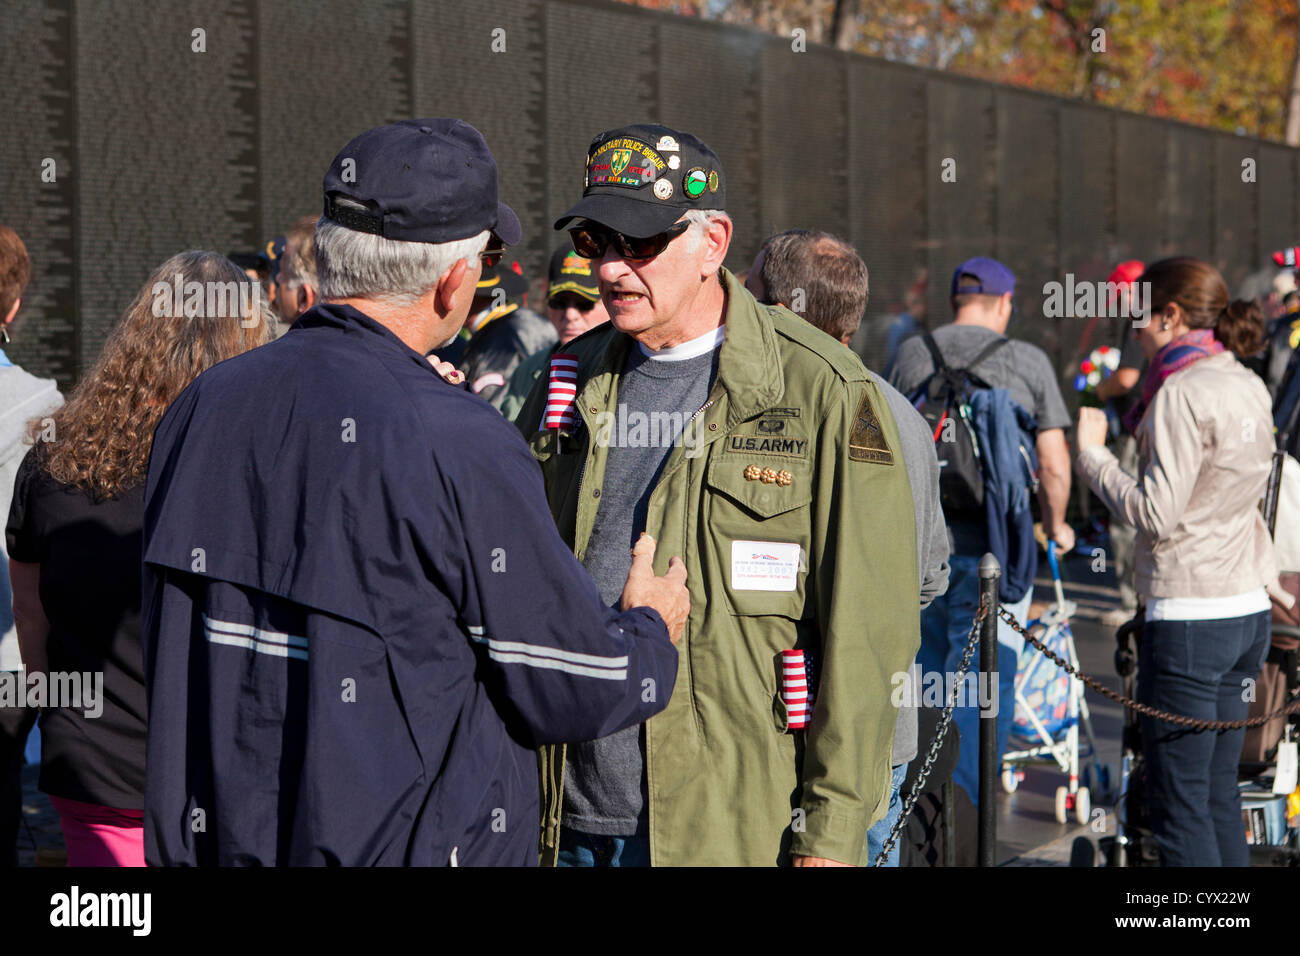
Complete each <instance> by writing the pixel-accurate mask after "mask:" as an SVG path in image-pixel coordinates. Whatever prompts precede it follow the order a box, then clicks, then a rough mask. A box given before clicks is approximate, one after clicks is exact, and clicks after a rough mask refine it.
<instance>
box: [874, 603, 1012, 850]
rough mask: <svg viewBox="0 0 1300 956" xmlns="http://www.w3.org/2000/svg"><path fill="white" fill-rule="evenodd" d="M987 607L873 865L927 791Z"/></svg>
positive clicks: (976, 622)
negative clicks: (905, 795)
mask: <svg viewBox="0 0 1300 956" xmlns="http://www.w3.org/2000/svg"><path fill="white" fill-rule="evenodd" d="M988 613H989V611H988V607H987V606H985V604H984V600H983V598H982V597H981V598H980V608H979V610H978V611H976V612H975V619H974V620H973V621H971V625H970V633H969V634H968V635H967V636H966V650H965V651H964V652H963V653H962V656H961V663H960V664H959V665H958V667H957V678H956V680H955V681H954V682H953V685H952V697H951V699H950V700H949V701H948V706H946V707H945V708H944V709H943V716H941V717H940V718H939V729H938V730H936V731H935V732H934V739H933V740H932V741H930V749H929V750H927V751H926V754H925V763H923V764H922V765H921V770H920V772H919V773H918V774H917V775H916V783H914V784H913V785H912V792H911V793H910V794H908V797H907V802H906V803H904V804H903V809H902V811H901V812H900V813H899V814H898V820H897V822H895V823H894V827H893V829H892V830H890V831H889V839H888V840H886V841H885V844H884V846H882V847H881V849H880V854H879V855H878V856H877V857H876V861H875V862H874V863H872V864H871V865H872V866H883V865H884V862H885V860H886V859H888V858H889V854H890V852H891V851H892V850H893V849H894V844H895V843H897V842H898V834H899V831H901V830H902V829H903V826H904V825H905V824H906V823H907V818H908V817H909V816H911V815H912V808H913V807H915V806H916V801H917V800H919V799H920V798H921V791H922V790H924V789H925V781H926V779H927V778H928V777H929V776H930V770H931V768H932V767H933V766H934V761H935V758H936V757H938V755H939V748H940V747H941V746H943V739H944V737H945V736H947V734H948V726H949V725H950V724H951V723H952V711H953V708H954V707H956V706H957V695H958V693H960V691H961V688H962V684H963V682H964V681H965V679H966V671H967V670H969V669H970V661H971V658H972V657H973V656H974V654H975V648H977V647H978V646H979V643H980V638H979V633H980V624H982V623H983V622H984V618H985V617H987V616H988Z"/></svg>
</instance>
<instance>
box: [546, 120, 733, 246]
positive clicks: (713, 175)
mask: <svg viewBox="0 0 1300 956" xmlns="http://www.w3.org/2000/svg"><path fill="white" fill-rule="evenodd" d="M725 179H726V177H725V175H724V174H723V171H722V162H721V161H720V160H719V159H718V157H717V155H716V154H715V153H714V152H713V150H711V149H709V147H708V146H706V145H705V144H704V143H703V142H701V141H700V140H699V139H698V138H696V137H695V136H692V135H691V134H690V133H682V132H679V131H677V130H673V129H669V128H668V127H666V126H654V125H638V126H624V127H622V128H620V129H614V130H608V131H606V132H604V133H601V134H600V135H599V136H597V137H596V138H595V139H593V140H592V141H591V146H590V147H588V149H587V172H586V177H585V179H584V180H583V191H582V199H581V200H580V201H579V202H578V204H577V205H576V206H574V207H573V208H572V209H570V210H569V211H568V212H566V213H565V214H564V215H563V216H561V217H560V218H559V219H557V220H556V221H555V228H556V229H565V228H567V227H568V224H569V223H570V222H572V221H573V220H575V219H589V220H591V221H593V222H598V223H600V224H601V225H603V226H608V227H609V228H611V229H613V230H615V231H616V232H621V233H623V234H624V235H627V236H638V237H644V236H653V235H657V234H658V233H661V232H663V231H664V230H665V229H667V228H668V227H669V226H671V225H672V224H673V223H674V222H676V221H677V220H678V219H680V218H681V215H682V213H683V212H685V211H686V210H688V209H725V208H726V201H727V200H726V188H725Z"/></svg>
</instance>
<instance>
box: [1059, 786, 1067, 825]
mask: <svg viewBox="0 0 1300 956" xmlns="http://www.w3.org/2000/svg"><path fill="white" fill-rule="evenodd" d="M1069 801H1070V790H1069V788H1068V787H1057V788H1056V822H1057V823H1069V822H1070V809H1069V806H1068V804H1069Z"/></svg>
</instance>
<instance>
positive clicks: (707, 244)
mask: <svg viewBox="0 0 1300 956" xmlns="http://www.w3.org/2000/svg"><path fill="white" fill-rule="evenodd" d="M730 246H731V222H730V221H729V220H726V219H710V220H709V222H708V225H707V226H706V227H705V230H704V250H705V254H704V261H703V262H702V263H700V275H701V277H703V278H707V277H708V276H712V275H717V274H718V270H719V269H721V268H722V263H723V260H725V259H726V258H727V249H728V248H729V247H730Z"/></svg>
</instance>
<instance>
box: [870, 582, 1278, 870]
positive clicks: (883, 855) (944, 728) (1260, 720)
mask: <svg viewBox="0 0 1300 956" xmlns="http://www.w3.org/2000/svg"><path fill="white" fill-rule="evenodd" d="M987 616H988V608H987V606H986V605H985V604H984V600H983V598H982V597H981V599H980V608H979V610H978V611H977V612H976V613H975V619H974V620H973V621H971V626H970V633H969V634H968V635H967V638H966V649H965V651H964V652H963V653H962V657H961V664H960V665H959V666H958V668H957V674H956V678H955V680H954V681H953V689H952V697H951V699H950V700H949V701H948V704H947V706H946V707H944V709H943V715H942V717H940V719H939V728H938V730H936V731H935V734H934V739H933V740H932V741H930V747H929V749H928V750H927V751H926V754H925V762H924V763H923V764H922V765H921V770H920V772H919V773H918V774H917V777H916V782H915V783H914V784H913V785H912V792H911V793H910V794H908V797H907V801H906V802H905V803H904V804H903V809H902V812H900V813H899V815H898V821H897V822H896V823H895V824H894V826H893V829H891V830H890V831H889V839H888V840H886V841H885V844H884V846H883V847H882V848H881V851H880V854H879V855H878V856H877V857H876V859H875V862H873V863H872V864H871V865H872V866H883V865H884V862H885V860H886V859H887V858H888V857H889V854H890V852H891V851H892V850H893V848H894V844H895V843H897V842H898V834H899V833H900V832H901V831H902V829H903V826H904V825H905V824H906V823H907V819H908V817H910V816H911V814H912V809H913V808H914V807H915V806H916V801H917V800H919V799H920V797H921V791H922V790H924V789H925V781H926V779H927V778H928V777H929V776H930V770H931V768H932V767H933V766H934V761H935V758H936V757H937V756H938V754H939V748H940V747H941V746H943V740H944V737H946V736H947V734H948V727H949V726H950V725H951V723H952V712H953V709H954V708H955V707H956V705H957V695H958V693H959V691H960V689H961V687H962V685H963V683H964V681H965V678H966V671H967V670H969V669H970V662H971V658H972V657H973V656H974V654H975V648H976V647H978V646H979V628H980V624H982V623H983V621H984V618H985V617H987ZM997 616H998V618H1000V619H1001V620H1002V621H1003V622H1004V623H1006V625H1007V626H1008V627H1010V628H1011V629H1012V630H1013V631H1015V632H1017V633H1018V634H1020V635H1021V636H1022V637H1023V638H1024V639H1025V640H1026V641H1028V642H1029V643H1030V644H1031V645H1033V646H1034V647H1035V648H1037V649H1038V650H1039V651H1040V652H1041V653H1042V654H1043V656H1044V657H1046V658H1047V659H1048V660H1050V661H1051V662H1052V663H1053V664H1055V665H1056V666H1057V667H1060V668H1061V669H1062V670H1064V671H1065V672H1066V673H1067V674H1069V675H1070V676H1071V677H1073V678H1075V679H1076V680H1079V681H1082V682H1083V683H1084V684H1085V685H1086V686H1088V687H1090V688H1091V689H1092V690H1094V691H1096V692H1097V693H1098V694H1101V695H1102V696H1103V697H1105V698H1107V699H1109V700H1113V701H1114V702H1115V703H1117V704H1119V705H1120V706H1122V707H1129V708H1132V709H1133V710H1135V711H1136V712H1137V713H1139V714H1144V715H1145V716H1147V717H1154V718H1156V719H1158V720H1163V721H1166V722H1167V723H1171V724H1175V725H1177V726H1179V727H1188V728H1190V729H1193V730H1239V729H1241V728H1243V727H1259V726H1262V725H1263V724H1266V723H1268V722H1269V721H1270V720H1273V719H1275V718H1277V717H1282V716H1285V715H1287V714H1290V713H1292V712H1293V711H1296V710H1300V699H1297V700H1294V701H1292V702H1290V703H1289V704H1285V705H1283V706H1282V707H1279V708H1278V709H1277V710H1275V711H1273V712H1272V713H1271V714H1264V715H1263V716H1261V717H1252V718H1250V719H1249V720H1198V719H1196V718H1194V717H1185V716H1183V715H1181V714H1171V713H1169V712H1168V711H1164V710H1159V709H1158V708H1155V707H1152V706H1150V705H1148V704H1143V703H1140V702H1139V701H1136V700H1134V699H1132V698H1131V697H1125V696H1124V695H1123V694H1119V693H1117V692H1115V691H1113V690H1111V689H1110V688H1109V687H1107V686H1105V685H1104V684H1102V683H1101V682H1100V681H1098V680H1097V679H1096V678H1095V677H1092V676H1091V675H1089V674H1085V673H1083V672H1082V671H1079V670H1076V669H1075V668H1074V667H1073V666H1072V665H1071V664H1070V662H1069V661H1067V660H1064V659H1063V658H1061V657H1060V656H1059V655H1057V654H1055V653H1054V652H1052V651H1050V650H1048V648H1047V647H1046V646H1045V645H1044V644H1043V643H1042V641H1040V640H1039V639H1038V638H1036V637H1034V635H1032V634H1030V633H1029V631H1027V630H1026V629H1025V627H1024V625H1023V624H1021V623H1020V622H1019V621H1017V620H1016V617H1015V615H1014V614H1012V613H1011V612H1010V611H1008V610H1007V609H1006V608H1004V607H1002V606H1001V605H999V606H998V609H997Z"/></svg>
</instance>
